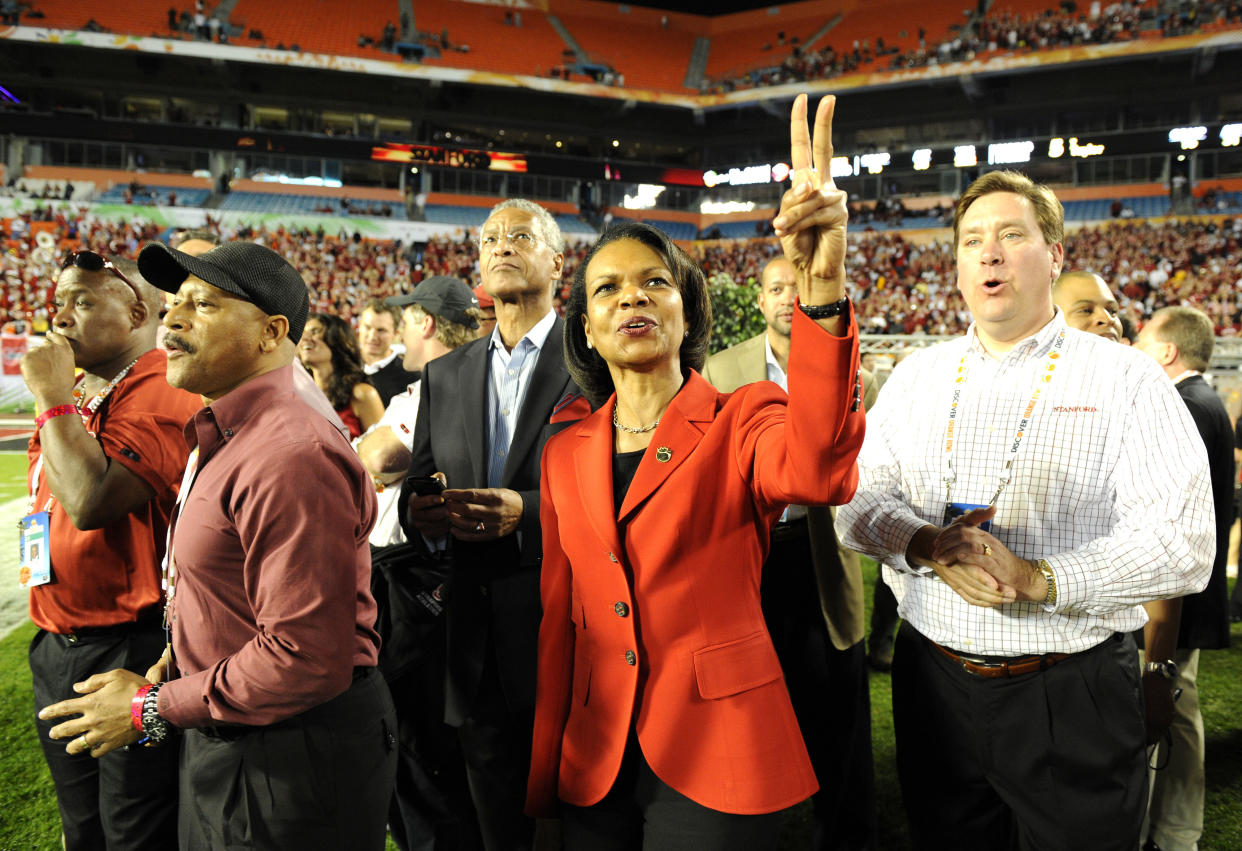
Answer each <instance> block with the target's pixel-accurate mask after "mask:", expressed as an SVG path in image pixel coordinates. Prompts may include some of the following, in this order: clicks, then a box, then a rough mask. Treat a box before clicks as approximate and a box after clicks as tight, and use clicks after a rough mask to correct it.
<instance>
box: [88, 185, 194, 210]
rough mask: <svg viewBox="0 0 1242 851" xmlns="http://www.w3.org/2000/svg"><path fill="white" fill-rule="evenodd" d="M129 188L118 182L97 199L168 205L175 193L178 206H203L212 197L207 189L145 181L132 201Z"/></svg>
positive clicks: (108, 202) (106, 202) (110, 201)
mask: <svg viewBox="0 0 1242 851" xmlns="http://www.w3.org/2000/svg"><path fill="white" fill-rule="evenodd" d="M128 188H129V187H127V186H125V185H123V184H119V183H118V184H116V185H115V186H113V187H112V188H110V189H108V190H107V191H105V192H103V193H101V194H100V195H99V196H97V197H96V198H95V200H96V201H99V202H100V203H103V204H127V203H133V204H154V205H156V206H168V204H169V201H170V200H171V196H172V195H173V194H175V195H176V196H177V197H176V205H177V206H178V207H201V206H203V204H205V203H207V199H208V198H210V197H211V191H210V190H207V189H186V188H185V187H182V186H149V185H147V184H145V183H144V184H142V189H141V191H140V192H139V193H138V194H137V195H136V196H134V197H133V199H132V200H131V201H127V200H126V198H125V193H126V190H127V189H128Z"/></svg>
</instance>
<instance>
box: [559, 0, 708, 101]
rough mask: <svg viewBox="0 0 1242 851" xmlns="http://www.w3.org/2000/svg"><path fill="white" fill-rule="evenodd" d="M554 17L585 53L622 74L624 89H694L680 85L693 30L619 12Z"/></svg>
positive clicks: (693, 37) (686, 63)
mask: <svg viewBox="0 0 1242 851" xmlns="http://www.w3.org/2000/svg"><path fill="white" fill-rule="evenodd" d="M613 8H614V9H617V8H618V7H613ZM558 17H559V19H560V21H561V23H562V24H564V25H565V28H566V29H568V30H569V31H570V33H572V34H573V37H574V39H575V40H576V41H577V42H578V44H579V45H580V46H581V47H582V49H583V50H584V51H586V52H587V54H588V55H591V56H600V57H602V58H603V59H605V60H607V61H608V63H609V64H610V65H611V66H612V67H613V69H615V70H616V71H617V72H618V73H620V74H622V75H624V76H625V85H626V87H627V88H634V89H659V90H663V91H683V92H692V91H694V90H693V89H686V88H684V87H683V86H682V82H683V81H684V79H685V76H686V69H687V65H688V63H689V60H690V54H691V52H692V51H693V49H694V39H695V36H694V33H692V32H689V31H687V30H684V29H680V28H667V29H666V28H664V27H661V26H660V25H659V24H656V23H646V22H645V21H631V20H627V16H626V15H625V14H623V13H622V12H620V11H616V12H614V14H613V15H610V16H608V17H588V16H586V15H578V14H575V15H561V16H558Z"/></svg>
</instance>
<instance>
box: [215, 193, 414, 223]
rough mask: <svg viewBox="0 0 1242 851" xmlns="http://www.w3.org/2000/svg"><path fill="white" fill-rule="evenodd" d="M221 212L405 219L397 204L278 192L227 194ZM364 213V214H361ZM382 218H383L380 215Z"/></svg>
mask: <svg viewBox="0 0 1242 851" xmlns="http://www.w3.org/2000/svg"><path fill="white" fill-rule="evenodd" d="M342 201H346V202H348V203H349V204H350V205H352V206H354V207H355V209H354V210H351V211H346V210H345V209H344V207H343V206H342V204H341V202H342ZM220 209H221V210H234V211H237V210H245V211H249V212H256V213H276V214H279V213H294V214H306V215H313V214H315V213H326V212H328V210H329V209H330V210H331V213H332V215H342V216H360V215H366V216H374V215H377V211H378V210H381V209H388V210H391V211H392V215H391V216H383V218H392V219H405V218H406V214H405V206H404V205H403V204H402V203H401V202H399V201H375V200H371V199H360V198H336V197H323V196H319V195H293V194H285V193H280V192H230V193H229V194H228V195H226V196H224V200H223V201H221V202H220ZM364 210H365V211H366V212H363V211H364ZM380 215H382V214H380Z"/></svg>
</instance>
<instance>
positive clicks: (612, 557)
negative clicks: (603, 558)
mask: <svg viewBox="0 0 1242 851" xmlns="http://www.w3.org/2000/svg"><path fill="white" fill-rule="evenodd" d="M608 560H609V561H610V562H612V563H613V564H616V563H617V556H616V553H609V554H608Z"/></svg>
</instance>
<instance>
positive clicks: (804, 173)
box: [773, 95, 849, 330]
mask: <svg viewBox="0 0 1242 851" xmlns="http://www.w3.org/2000/svg"><path fill="white" fill-rule="evenodd" d="M806 103H807V100H806V95H798V97H797V98H796V99H795V100H794V103H793V108H792V109H791V110H790V115H789V147H790V163H791V164H792V166H793V179H792V185H791V187H790V188H789V190H788V191H786V192H785V194H784V195H783V196H781V208H780V212H779V213H778V214H777V217H776V220H775V221H774V222H773V227H774V228H775V229H776V235H777V236H778V237H780V240H781V248H782V249H783V250H784V252H785V258H786V259H787V260H789V262H790V263H792V264H793V265H794V268H795V269H797V271H798V297H799V299H800V300H801V302H802V304H804V305H808V306H810V305H822V304H830V303H832V302H835V301H839V300H840V299H842V298H844V297H845V225H846V222H847V220H848V218H849V216H848V214H847V212H846V208H845V197H846V195H845V192H844V191H842V190H840V189H837V187H836V184H835V183H833V181H832V174H831V171H830V165H831V162H832V116H833V112H834V110H835V107H836V103H837V99H836V98H835V97H834V96H832V95H827V96H826V97H825V98H824V99H823V100H821V101H820V102H819V109H817V110H816V112H815V131H814V135H812V134H811V132H810V129H809V128H808V126H807V120H806ZM834 318H837V317H834ZM823 324H825V327H829V326H828V325H827V324H826V320H825V321H824V323H823ZM830 330H831V328H830Z"/></svg>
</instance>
